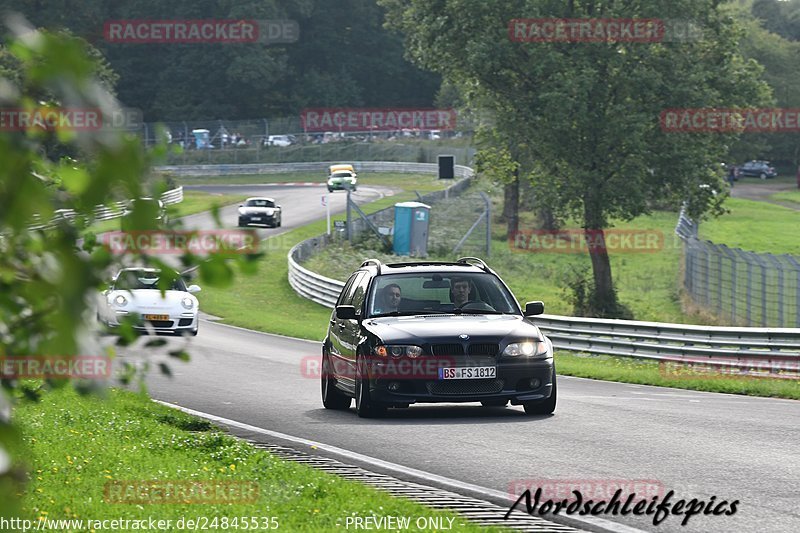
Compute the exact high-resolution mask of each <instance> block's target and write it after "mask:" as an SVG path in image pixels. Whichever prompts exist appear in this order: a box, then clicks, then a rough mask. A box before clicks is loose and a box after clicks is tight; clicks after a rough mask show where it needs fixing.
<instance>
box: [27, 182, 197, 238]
mask: <svg viewBox="0 0 800 533" xmlns="http://www.w3.org/2000/svg"><path fill="white" fill-rule="evenodd" d="M161 201H162V202H164V204H165V205H169V204H179V203H181V202H182V201H183V187H177V188H175V189H170V190H169V191H166V192H165V193H163V194H162V195H161ZM127 204H128V201H122V202H115V203H114V204H112V206H111V207H108V206H105V205H98V206H97V207H95V209H94V213H95V219H96V220H110V219H112V218H118V217H121V216H122V213H123V211H124V209H125V206H126V205H127ZM73 218H75V211H73V210H72V209H59V210H57V211H56V216H55V217H53V220H52V221H50V223H49V224H41V225H34V226H30V229H33V230H35V229H49V228H53V227H55V225H56V224H57V223H58V221H59V220H72V219H73Z"/></svg>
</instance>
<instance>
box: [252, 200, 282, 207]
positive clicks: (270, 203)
mask: <svg viewBox="0 0 800 533" xmlns="http://www.w3.org/2000/svg"><path fill="white" fill-rule="evenodd" d="M247 207H275V202H273V201H271V200H248V201H247Z"/></svg>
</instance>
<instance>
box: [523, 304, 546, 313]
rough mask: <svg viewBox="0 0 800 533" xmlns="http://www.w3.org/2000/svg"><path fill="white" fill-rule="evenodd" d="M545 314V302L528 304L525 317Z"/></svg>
mask: <svg viewBox="0 0 800 533" xmlns="http://www.w3.org/2000/svg"><path fill="white" fill-rule="evenodd" d="M542 313H544V302H538V301H537V302H528V303H526V304H525V316H534V315H541V314H542Z"/></svg>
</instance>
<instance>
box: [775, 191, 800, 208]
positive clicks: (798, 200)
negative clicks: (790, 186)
mask: <svg viewBox="0 0 800 533" xmlns="http://www.w3.org/2000/svg"><path fill="white" fill-rule="evenodd" d="M770 199H772V200H779V201H782V202H790V203H792V204H795V207H797V208H800V191H784V192H778V193H775V194H773V195H771V196H770Z"/></svg>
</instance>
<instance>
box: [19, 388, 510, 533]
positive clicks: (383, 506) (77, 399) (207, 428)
mask: <svg viewBox="0 0 800 533" xmlns="http://www.w3.org/2000/svg"><path fill="white" fill-rule="evenodd" d="M65 406H69V409H65ZM14 419H15V421H16V423H17V424H18V425H19V427H20V429H21V430H22V432H23V434H24V435H25V437H24V441H25V442H24V446H25V448H27V449H26V455H25V456H26V457H27V458H28V460H29V461H30V463H31V464H30V465H29V466H30V472H31V475H30V479H29V480H28V483H27V486H26V487H25V490H24V493H23V494H22V518H27V519H29V520H32V521H33V522H34V523H39V522H41V523H42V526H41V528H42V530H51V531H101V530H104V529H109V528H108V527H102V528H101V527H91V526H90V525H87V523H86V522H84V523H83V524H82V525H78V524H77V523H75V522H73V523H72V524H71V525H68V524H67V523H65V522H62V523H60V524H58V523H56V522H49V523H48V522H46V521H47V520H50V521H55V520H84V521H85V520H108V519H123V520H144V521H145V523H146V522H147V520H148V519H149V518H150V517H153V518H155V519H156V520H171V524H172V526H171V527H168V528H165V529H161V530H162V531H180V530H183V529H193V528H191V527H188V528H187V527H184V528H179V527H178V526H177V524H178V521H179V520H180V519H182V518H184V519H194V520H198V519H199V520H203V519H205V520H206V521H207V524H212V520H214V519H216V520H217V522H218V524H219V525H218V526H217V527H210V526H209V527H208V528H207V529H214V530H228V529H230V530H243V529H250V530H267V529H280V530H283V531H331V530H340V529H342V528H343V527H344V526H345V520H346V518H347V517H348V516H362V517H365V516H373V515H375V516H378V517H380V516H387V515H393V516H405V517H412V520H411V523H412V524H414V522H415V520H416V519H417V518H418V517H440V518H451V519H453V522H452V525H453V526H454V529H456V530H458V531H485V530H486V529H485V528H483V527H479V526H477V525H474V524H471V523H468V522H467V521H466V520H465V519H464V518H463V517H461V516H459V515H456V514H453V513H447V512H439V511H435V510H433V509H430V508H427V507H424V506H422V505H420V504H417V503H414V502H411V501H410V500H405V499H402V498H394V497H392V496H390V495H388V494H386V493H383V492H380V491H377V490H374V489H372V488H370V487H367V486H364V485H362V484H359V483H355V482H351V481H347V480H344V479H343V478H339V477H337V476H334V475H330V474H325V473H323V472H320V471H318V470H315V469H313V468H311V467H307V466H304V465H300V464H297V463H292V462H289V461H283V460H280V459H277V458H275V457H274V456H272V455H270V454H269V453H267V452H265V451H263V450H258V449H256V448H254V447H253V446H251V445H250V444H248V443H246V442H243V441H241V440H238V439H236V438H233V437H231V436H228V435H226V434H224V433H221V432H220V431H218V430H216V429H215V428H214V427H213V426H211V425H210V424H209V423H208V422H206V421H204V420H201V419H199V418H195V417H192V416H189V415H186V414H184V413H182V412H180V411H176V410H174V409H170V408H167V407H164V406H161V405H158V404H156V403H154V402H152V401H151V400H150V399H149V398H147V397H146V396H144V395H140V394H135V393H132V392H128V391H120V390H109V391H108V397H107V398H105V399H101V398H98V397H93V396H79V395H77V394H76V393H75V392H74V391H73V390H72V389H71V388H69V387H66V388H62V389H59V390H53V391H49V392H46V393H44V394H43V396H42V398H41V400H40V401H39V402H36V403H32V402H30V401H25V402H22V403H21V404H20V405H19V406H18V407H17V408H16V409H15V411H14ZM167 482H173V485H172V486H173V487H176V486H183V487H186V486H188V484H189V483H195V484H196V485H195V487H198V486H199V487H205V488H207V489H209V492H207V493H206V494H205V497H204V496H201V495H200V494H201V493H200V492H194V493H192V492H190V491H188V490H186V491H184V492H183V493H182V494H181V495H180V497H176V496H177V492H168V489H167V488H166V487H168V486H167V485H166V483H167ZM152 483H156V485H155V486H156V487H157V486H160V487H161V489H160V491H158V490H156V489H155V488H148V487H149V484H152ZM219 487H222V488H223V489H225V490H220V489H219ZM173 490H174V489H173ZM209 496H210V497H212V499H213V500H216V502H217V503H207V502H208V501H209V500H208V499H207V497H209ZM187 502H188V503H187ZM242 517H247V519H246V522H247V525H243V518H242ZM251 517H253V518H255V519H256V521H255V522H253V521H252V518H251ZM270 517H274V518H275V520H273V521H271V522H270ZM265 519H266V522H265ZM223 520H224V522H223ZM234 521H236V522H238V525H233V524H234V523H235V522H234ZM224 523H227V524H228V527H222V525H223V524H224ZM443 523H444V524H448V521H447V520H446V519H445V520H444V522H443ZM253 524H255V525H253ZM265 524H266V525H268V526H270V527H265ZM351 525H352V524H351ZM48 526H49V527H48ZM255 526H258V527H255ZM276 526H277V527H276ZM455 526H457V527H455ZM200 528H201V529H202V526H200ZM111 529H113V528H111ZM122 529H131V528H119V529H117V530H122ZM136 529H142V530H147V531H151V530H152V529H150V528H149V527H141V526H140V527H138V528H136ZM412 529H415V528H413V527H412ZM494 531H501V530H500V529H494Z"/></svg>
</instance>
